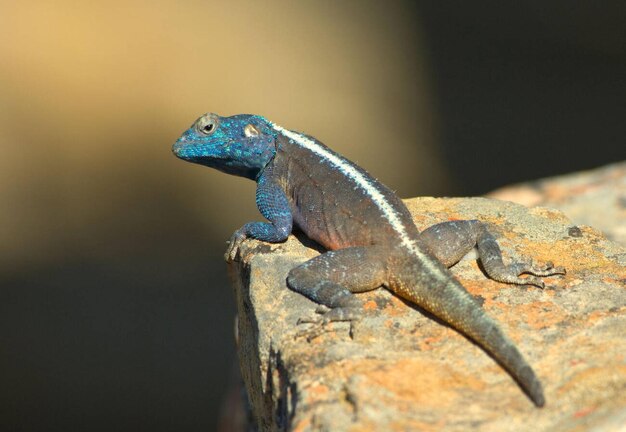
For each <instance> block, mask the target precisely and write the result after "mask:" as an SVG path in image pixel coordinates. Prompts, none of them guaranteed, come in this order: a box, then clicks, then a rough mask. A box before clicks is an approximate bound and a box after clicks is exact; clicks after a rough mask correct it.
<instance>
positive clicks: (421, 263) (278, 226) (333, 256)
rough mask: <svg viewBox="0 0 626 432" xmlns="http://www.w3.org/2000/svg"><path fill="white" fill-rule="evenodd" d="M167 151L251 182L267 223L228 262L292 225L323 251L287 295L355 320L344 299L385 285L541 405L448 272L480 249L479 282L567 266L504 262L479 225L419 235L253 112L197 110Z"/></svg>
mask: <svg viewBox="0 0 626 432" xmlns="http://www.w3.org/2000/svg"><path fill="white" fill-rule="evenodd" d="M173 152H174V154H175V155H176V156H177V157H179V158H181V159H184V160H186V161H189V162H194V163H199V164H202V165H206V166H209V167H213V168H216V169H218V170H220V171H224V172H226V173H229V174H234V175H238V176H242V177H247V178H250V179H253V180H255V181H256V182H257V195H256V201H257V206H258V208H259V210H260V212H261V214H262V215H263V216H264V217H265V218H267V219H268V221H269V222H250V223H247V224H245V225H244V226H243V227H242V228H241V229H239V230H238V231H236V232H235V233H234V234H233V236H232V238H231V242H230V247H229V249H228V251H227V253H226V259H227V260H233V259H236V257H237V253H238V250H239V246H240V245H241V243H242V242H243V241H244V240H245V239H246V238H249V237H251V238H256V239H259V240H264V241H267V242H273V243H274V242H282V241H284V240H286V239H287V237H288V236H289V233H290V232H291V230H292V228H293V226H294V224H295V225H296V226H297V227H299V228H300V229H301V230H302V231H303V232H304V233H305V234H306V235H307V236H309V237H310V238H311V239H313V240H315V241H317V242H318V243H320V244H321V245H322V246H324V247H325V248H327V249H328V250H329V251H328V252H326V253H324V254H322V255H320V256H318V257H316V258H313V259H312V260H310V261H307V262H305V263H304V264H301V265H300V266H298V267H296V268H294V269H292V270H291V272H290V273H289V276H288V277H287V284H288V285H289V287H290V288H291V289H293V290H295V291H297V292H300V293H302V294H303V295H305V296H307V297H308V298H310V299H311V300H313V301H315V302H317V303H319V304H322V305H324V306H326V307H328V308H330V310H329V311H327V312H326V313H325V314H324V316H323V321H324V322H328V321H340V320H355V319H359V317H360V316H361V315H362V313H363V309H362V304H361V301H360V300H359V299H358V297H357V296H355V295H354V294H353V293H356V292H363V291H367V290H371V289H375V288H378V287H381V286H385V287H386V288H388V289H389V290H391V291H392V292H394V293H396V294H397V295H399V296H401V297H403V298H405V299H407V300H410V301H411V302H413V303H415V304H417V305H419V306H421V307H422V308H424V309H426V310H428V311H429V312H431V313H433V314H434V315H436V316H437V317H439V318H441V319H442V320H444V321H446V322H447V323H449V324H451V325H452V326H454V327H455V328H456V329H458V330H459V331H461V332H463V333H464V334H466V335H467V336H469V337H470V338H472V339H473V340H474V341H476V342H477V343H478V344H480V345H481V346H482V347H483V348H484V349H485V350H486V351H487V352H489V353H490V354H491V355H492V356H493V357H494V358H495V359H496V360H497V361H498V362H499V363H500V364H501V365H502V366H503V367H504V368H505V369H506V370H507V371H508V372H509V373H510V374H511V376H512V377H513V378H514V379H515V380H516V381H517V382H518V383H519V384H520V386H521V387H522V389H523V390H524V391H525V392H526V393H527V394H528V396H529V397H530V399H531V400H532V401H533V402H534V403H535V405H537V406H538V407H540V406H543V405H544V403H545V399H544V396H543V389H542V386H541V383H540V382H539V380H538V378H537V376H536V375H535V373H534V372H533V370H532V369H531V367H530V366H529V365H528V363H527V362H526V361H525V360H524V358H523V357H522V355H521V354H520V352H519V351H518V350H517V348H516V347H515V346H514V345H513V343H512V342H511V341H510V340H509V339H508V338H507V337H506V335H505V334H504V333H503V332H502V331H501V330H500V329H499V328H498V327H497V325H496V324H495V322H494V321H493V320H492V319H491V318H489V317H488V316H487V315H486V314H485V312H484V311H483V310H482V308H481V307H480V306H479V305H478V304H477V303H476V302H475V301H474V299H473V298H472V296H471V295H470V294H469V293H468V292H467V291H466V290H465V288H463V286H462V285H461V284H460V283H459V282H458V281H457V280H456V279H455V278H454V276H453V275H452V273H450V271H449V270H448V269H447V267H448V266H451V265H453V264H455V263H456V262H457V261H458V260H459V259H461V257H463V255H465V254H466V253H467V252H468V251H469V250H470V249H472V248H473V247H474V246H477V248H478V251H479V255H480V259H481V261H482V262H483V266H484V268H485V270H486V272H487V274H488V275H489V276H490V277H491V278H493V279H495V280H498V281H501V282H506V283H515V284H533V285H536V286H538V287H541V288H542V287H543V282H542V281H541V279H539V278H538V277H537V276H551V275H554V274H564V273H565V271H564V269H562V268H558V267H557V268H554V267H552V265H551V264H548V265H546V266H545V267H535V266H532V265H528V264H524V263H515V264H511V265H508V266H507V265H504V263H503V262H502V255H501V253H500V249H499V247H498V245H497V243H496V241H495V239H494V238H493V236H492V235H491V234H490V233H489V232H488V230H487V229H486V227H485V226H484V224H482V223H481V222H479V221H476V220H472V221H454V222H448V223H442V224H438V225H435V226H433V227H430V228H428V229H427V230H425V231H424V232H422V233H421V234H420V233H419V232H418V230H417V228H416V227H415V224H414V223H413V220H412V218H411V215H410V214H409V211H408V210H407V208H406V207H405V205H404V204H403V203H402V201H401V200H400V198H398V197H397V196H396V195H395V194H394V193H393V192H392V191H391V190H389V189H388V188H387V187H386V186H384V185H382V184H381V183H379V182H378V181H377V180H375V179H374V178H372V177H371V176H370V175H369V174H368V173H367V172H366V171H365V170H363V169H362V168H360V167H358V166H357V165H355V164H354V163H352V162H350V161H348V160H347V159H345V158H343V157H342V156H340V155H339V154H337V153H335V152H333V151H332V150H330V149H329V148H328V147H326V146H324V145H323V144H322V143H320V142H319V141H317V140H316V139H315V138H312V137H310V136H307V135H304V134H301V133H298V132H293V131H289V130H287V129H284V128H282V127H280V126H278V125H276V124H274V123H272V122H270V121H268V120H266V119H265V118H263V117H260V116H255V115H236V116H232V117H220V116H218V115H216V114H205V115H204V116H202V117H200V118H199V119H198V120H197V121H196V122H195V123H194V124H193V125H192V126H191V127H190V128H189V129H188V130H187V131H185V132H184V133H183V135H182V136H181V137H180V138H179V140H178V141H177V142H176V143H175V144H174V146H173ZM522 273H528V274H530V276H528V277H525V278H522V277H520V274H522Z"/></svg>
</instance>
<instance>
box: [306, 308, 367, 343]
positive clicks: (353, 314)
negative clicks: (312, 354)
mask: <svg viewBox="0 0 626 432" xmlns="http://www.w3.org/2000/svg"><path fill="white" fill-rule="evenodd" d="M362 315H363V310H362V308H360V307H336V308H333V309H330V308H328V307H326V306H318V308H317V309H316V310H315V315H313V316H309V317H303V318H300V319H299V320H298V325H300V324H315V325H314V326H313V327H311V328H307V329H305V330H302V331H300V332H298V334H297V335H296V336H299V337H302V336H304V337H306V339H307V341H309V342H310V341H311V340H313V339H315V338H317V337H319V336H321V335H322V334H324V333H328V332H330V330H327V328H328V327H327V325H328V324H329V323H333V322H349V323H350V336H352V333H353V327H352V325H353V323H354V322H356V321H358V320H360V319H361V318H362Z"/></svg>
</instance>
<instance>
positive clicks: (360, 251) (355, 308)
mask: <svg viewBox="0 0 626 432" xmlns="http://www.w3.org/2000/svg"><path fill="white" fill-rule="evenodd" d="M385 279H386V266H385V263H384V262H383V261H381V255H380V253H379V252H377V249H376V247H375V246H368V247H362V246H358V247H349V248H345V249H339V250H335V251H329V252H326V253H324V254H322V255H320V256H317V257H315V258H313V259H311V260H309V261H307V262H305V263H303V264H301V265H299V266H298V267H295V268H294V269H292V270H291V271H290V272H289V276H287V284H288V285H289V287H290V288H291V289H293V290H294V291H297V292H299V293H301V294H303V295H304V296H305V297H308V298H309V299H311V300H313V301H314V302H316V303H319V304H321V305H324V306H326V307H328V308H330V309H331V310H330V311H328V312H326V313H324V316H323V321H324V322H330V321H353V320H356V319H358V318H359V317H360V316H361V315H362V313H363V311H362V302H361V300H360V299H358V298H357V297H356V296H354V294H353V293H358V292H365V291H369V290H372V289H375V288H378V287H380V286H381V285H383V284H384V283H385Z"/></svg>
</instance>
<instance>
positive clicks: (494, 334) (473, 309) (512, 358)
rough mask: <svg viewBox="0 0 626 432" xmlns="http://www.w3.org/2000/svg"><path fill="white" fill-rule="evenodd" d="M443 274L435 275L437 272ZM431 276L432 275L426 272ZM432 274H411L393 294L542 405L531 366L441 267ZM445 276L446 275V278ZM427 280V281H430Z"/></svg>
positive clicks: (493, 322) (397, 283)
mask: <svg viewBox="0 0 626 432" xmlns="http://www.w3.org/2000/svg"><path fill="white" fill-rule="evenodd" d="M440 271H441V272H442V273H444V274H437V273H439V272H440ZM428 273H431V272H428ZM434 273H435V274H432V273H431V274H430V275H428V274H424V271H423V270H422V271H421V272H419V273H417V274H421V275H423V276H419V277H418V280H417V284H416V283H415V281H416V276H415V274H416V273H413V274H412V275H411V277H410V279H405V278H403V279H404V281H407V280H411V281H412V283H411V284H410V285H409V284H406V283H402V282H403V281H402V280H396V283H394V284H392V285H395V286H391V287H390V288H391V289H392V291H394V292H396V293H397V294H399V295H400V296H402V297H404V298H406V299H407V300H410V301H411V302H413V303H416V304H418V305H419V306H421V307H422V308H424V309H426V310H427V311H428V312H430V313H432V314H433V315H435V316H437V317H438V318H440V319H442V320H444V321H445V322H447V323H448V324H450V325H451V326H453V327H454V328H456V329H457V330H459V331H461V332H462V333H464V334H465V335H467V336H468V337H469V338H471V339H472V340H474V341H475V342H477V343H478V344H479V345H480V346H482V347H483V348H484V349H485V350H486V351H487V352H488V353H489V354H490V355H491V356H492V357H493V358H494V359H495V360H496V361H497V362H498V363H499V364H500V365H501V366H502V367H503V368H504V369H506V370H507V372H508V373H509V374H510V375H511V376H512V377H513V378H514V379H515V381H517V383H518V384H519V385H520V387H521V388H522V389H523V390H524V392H525V393H526V394H527V395H528V397H529V398H530V399H531V400H532V401H533V403H534V404H535V405H536V406H537V407H542V406H544V404H545V398H544V396H543V387H542V385H541V382H540V381H539V379H538V378H537V376H536V375H535V372H534V371H533V370H532V368H531V367H530V365H529V364H528V363H527V362H526V360H525V359H524V357H523V356H522V354H521V353H520V352H519V350H518V349H517V348H516V347H515V345H514V344H513V341H511V340H510V339H509V338H508V337H507V336H506V335H505V334H504V332H503V331H502V330H500V328H499V327H498V326H497V324H496V323H495V321H493V320H492V319H491V318H489V316H487V314H486V313H485V312H484V310H483V309H482V307H481V306H480V305H479V304H478V303H477V302H476V300H474V298H473V297H472V296H471V295H470V294H469V293H468V292H467V291H466V290H465V288H464V287H463V286H462V285H461V284H460V283H459V282H458V281H457V280H456V279H454V278H453V276H452V275H451V274H450V273H449V271H448V270H447V269H445V268H444V267H443V266H442V267H441V269H439V271H435V272H434ZM446 273H447V274H446ZM429 279H430V280H429Z"/></svg>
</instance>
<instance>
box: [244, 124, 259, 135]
mask: <svg viewBox="0 0 626 432" xmlns="http://www.w3.org/2000/svg"><path fill="white" fill-rule="evenodd" d="M243 134H244V135H245V136H247V137H248V138H250V137H257V136H259V131H258V130H257V128H255V127H254V126H253V125H251V124H248V125H246V127H245V128H243Z"/></svg>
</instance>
